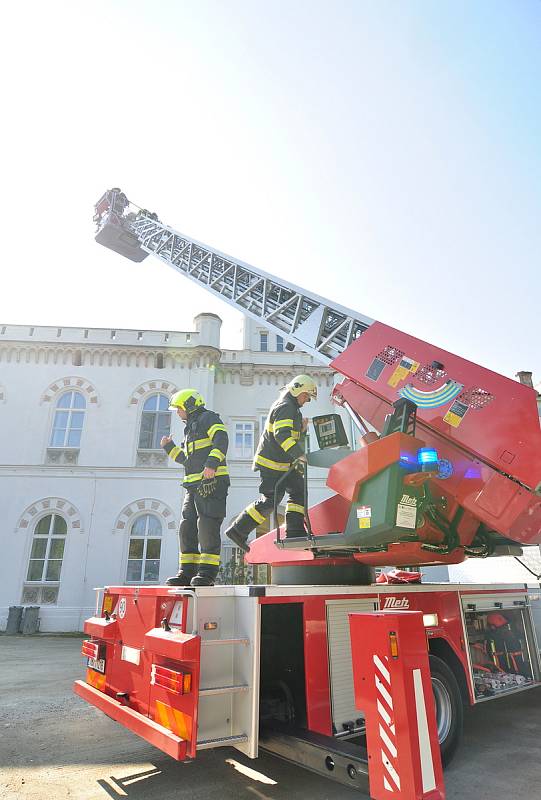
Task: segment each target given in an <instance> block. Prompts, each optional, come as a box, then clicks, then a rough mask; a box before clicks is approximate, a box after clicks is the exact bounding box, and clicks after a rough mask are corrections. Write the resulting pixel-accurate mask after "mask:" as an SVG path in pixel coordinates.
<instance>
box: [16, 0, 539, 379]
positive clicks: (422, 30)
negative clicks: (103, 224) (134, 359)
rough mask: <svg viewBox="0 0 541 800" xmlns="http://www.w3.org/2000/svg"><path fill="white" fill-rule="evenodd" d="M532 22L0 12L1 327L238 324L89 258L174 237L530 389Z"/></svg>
mask: <svg viewBox="0 0 541 800" xmlns="http://www.w3.org/2000/svg"><path fill="white" fill-rule="evenodd" d="M540 25H541V3H540V2H538V1H537V0H520V2H516V1H515V0H509V1H508V2H502V0H490V1H489V2H485V0H477V2H475V3H471V2H469V0H468V1H467V2H462V0H449V1H447V0H439V2H434V3H427V2H417V1H416V0H404V1H403V2H399V1H398V0H394V1H393V2H389V1H388V0H378V2H372V1H370V2H369V0H333V2H331V1H330V0H328V2H320V1H319V0H310V1H309V2H308V1H307V2H304V1H303V0H287V2H285V1H284V0H272V2H269V1H268V0H266V2H263V0H251V1H250V2H247V1H244V0H170V1H169V0H162V1H161V2H160V1H159V0H150V1H147V0H109V1H108V2H107V1H106V0H93V2H92V3H82V2H74V1H73V0H70V1H69V2H67V1H66V2H61V1H60V0H48V1H47V2H42V0H40V2H36V1H35V0H28V1H27V2H25V3H10V4H8V5H6V6H5V7H4V8H3V10H2V34H1V36H2V46H1V47H0V66H1V68H2V75H3V88H2V100H3V111H4V113H3V115H2V117H3V122H2V127H1V129H0V130H1V138H2V146H1V148H0V158H1V160H2V169H1V175H2V192H1V196H0V214H1V220H2V232H3V236H2V240H3V241H2V259H1V265H2V271H3V277H4V280H3V283H2V291H1V293H0V324H25V325H26V324H28V325H32V326H36V325H54V326H80V327H85V328H86V327H112V328H115V329H118V328H135V329H138V330H141V329H143V330H148V329H158V330H191V329H193V322H192V319H193V316H194V315H195V314H197V313H199V312H201V311H211V312H214V313H217V314H219V315H220V316H221V317H222V319H223V320H224V326H223V342H224V344H225V346H227V347H237V346H240V338H239V330H240V319H241V318H240V315H239V314H238V313H237V312H234V311H233V310H231V309H230V308H229V307H228V306H226V305H225V304H224V303H223V302H222V301H220V300H219V299H216V298H214V297H211V296H210V295H209V294H208V293H206V292H205V291H204V290H203V289H200V288H198V287H196V286H193V285H192V284H191V283H190V282H189V281H186V280H184V279H183V278H182V277H181V276H179V275H177V274H176V273H175V272H174V271H173V270H171V269H170V268H168V267H167V266H166V265H163V264H162V263H161V262H159V261H158V260H157V259H154V258H148V259H146V260H145V261H144V262H143V263H142V264H133V263H132V262H130V261H127V260H126V259H123V258H122V257H121V256H119V255H117V254H115V253H113V252H111V251H109V250H107V249H105V248H103V247H100V246H99V245H97V244H96V243H95V242H94V238H93V237H94V226H93V223H92V215H93V204H94V203H95V202H96V200H97V199H98V198H99V197H100V195H101V194H102V193H103V192H104V191H105V189H107V188H110V187H111V186H120V187H122V189H123V190H124V191H125V192H126V194H127V195H128V197H129V198H130V200H132V201H134V202H135V203H136V204H137V205H139V206H143V207H145V208H148V209H151V210H152V211H156V213H157V214H158V215H159V217H160V219H161V220H163V221H164V222H166V223H167V224H169V225H171V226H172V227H174V228H176V229H177V230H178V231H180V232H182V233H184V234H186V235H188V236H192V237H194V238H195V239H198V240H200V241H202V242H205V243H206V244H208V245H210V246H214V247H216V248H217V249H219V250H221V251H223V252H226V253H229V254H231V255H232V256H233V257H235V258H239V259H241V260H243V261H246V262H248V263H250V264H252V265H254V266H255V267H259V268H261V269H263V270H265V271H267V272H269V273H271V274H274V275H276V276H277V277H281V278H284V279H286V280H288V279H289V280H291V281H293V282H294V283H296V284H298V285H300V286H302V287H305V288H306V289H308V290H309V291H313V292H315V293H317V294H319V295H321V296H323V297H326V298H328V299H329V300H331V301H336V302H337V303H340V304H342V305H345V306H347V307H349V308H352V309H355V310H357V311H359V312H361V313H362V314H365V315H367V316H368V317H371V318H373V319H377V320H380V321H382V322H385V323H387V324H389V325H392V326H394V327H395V328H398V329H400V330H403V331H405V332H407V333H409V334H412V335H414V336H417V337H418V338H420V339H424V340H426V341H429V342H431V343H433V344H436V345H439V346H441V347H443V348H444V349H446V350H449V351H451V352H453V353H456V354H457V355H460V356H462V357H464V358H468V359H470V360H472V361H474V362H477V363H479V364H482V365H483V366H486V367H489V368H490V369H493V370H495V371H497V372H501V373H502V374H504V375H508V376H510V377H513V376H514V375H515V373H516V372H517V371H518V370H531V371H533V372H534V380H536V382H538V381H541V348H540V347H539V332H538V330H539V327H538V320H539V307H540V297H541V291H540V290H541V277H540V274H541V270H540V261H541V224H540V210H541V156H540V149H539V142H540V141H541V47H540V46H539V36H540Z"/></svg>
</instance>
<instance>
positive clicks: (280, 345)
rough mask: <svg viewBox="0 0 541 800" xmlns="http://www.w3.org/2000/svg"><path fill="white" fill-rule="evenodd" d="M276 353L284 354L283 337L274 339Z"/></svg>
mask: <svg viewBox="0 0 541 800" xmlns="http://www.w3.org/2000/svg"><path fill="white" fill-rule="evenodd" d="M276 351H277V352H278V353H283V352H284V337H283V336H277V337H276Z"/></svg>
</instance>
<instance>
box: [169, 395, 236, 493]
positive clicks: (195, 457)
mask: <svg viewBox="0 0 541 800" xmlns="http://www.w3.org/2000/svg"><path fill="white" fill-rule="evenodd" d="M228 441H229V440H228V437H227V429H226V427H225V425H224V424H223V422H222V420H221V419H220V417H219V416H218V414H216V413H215V412H214V411H209V410H208V409H206V408H204V407H201V408H196V409H195V411H192V412H191V414H189V415H188V419H187V420H186V427H185V428H184V441H183V442H182V444H181V445H176V444H175V443H174V442H169V443H168V444H166V445H165V447H164V450H165V451H166V453H167V455H168V456H169V458H172V459H173V461H176V462H177V463H178V464H183V465H184V471H185V474H184V480H183V481H182V483H183V485H184V486H185V487H186V488H192V487H194V488H195V487H197V486H198V485H199V483H200V482H201V480H202V479H203V470H204V469H205V467H209V468H210V469H215V470H216V477H217V478H219V479H221V480H222V481H224V482H227V485H229V469H228V468H227V464H226V461H225V458H226V455H227V446H228Z"/></svg>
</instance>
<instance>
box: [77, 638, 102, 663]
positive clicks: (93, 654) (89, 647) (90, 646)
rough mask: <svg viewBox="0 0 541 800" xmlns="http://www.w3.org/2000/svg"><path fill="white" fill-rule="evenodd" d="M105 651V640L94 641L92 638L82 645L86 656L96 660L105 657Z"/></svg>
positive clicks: (82, 650) (82, 651)
mask: <svg viewBox="0 0 541 800" xmlns="http://www.w3.org/2000/svg"><path fill="white" fill-rule="evenodd" d="M103 651H104V646H103V642H93V641H92V640H91V639H87V640H86V641H84V642H83V646H82V647H81V653H82V654H83V655H84V656H85V657H86V658H93V659H94V661H98V660H99V659H100V658H103Z"/></svg>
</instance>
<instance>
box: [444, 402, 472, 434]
mask: <svg viewBox="0 0 541 800" xmlns="http://www.w3.org/2000/svg"><path fill="white" fill-rule="evenodd" d="M467 410H468V406H467V405H465V403H461V402H460V401H459V400H455V401H454V403H453V405H452V406H451V408H450V409H449V411H448V412H447V414H446V415H445V416H444V418H443V421H444V422H447V423H448V424H449V425H452V426H453V428H458V426H459V425H460V423H461V422H462V420H463V419H464V417H465V415H466V411H467Z"/></svg>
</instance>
